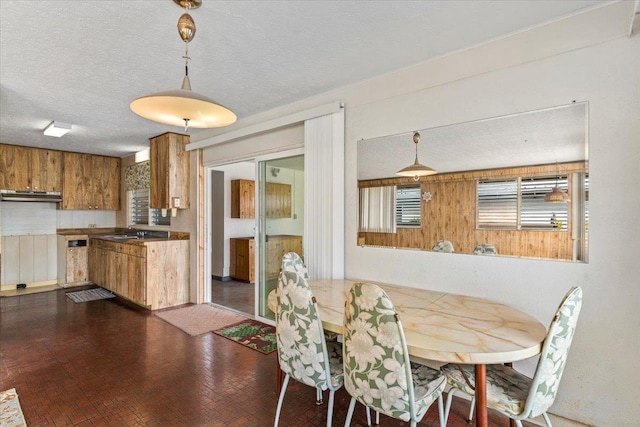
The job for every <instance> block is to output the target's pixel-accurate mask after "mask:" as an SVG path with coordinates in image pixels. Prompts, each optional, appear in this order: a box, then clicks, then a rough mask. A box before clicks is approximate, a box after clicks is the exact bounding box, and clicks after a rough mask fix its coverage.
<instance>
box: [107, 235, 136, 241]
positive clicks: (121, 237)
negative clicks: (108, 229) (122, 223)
mask: <svg viewBox="0 0 640 427" xmlns="http://www.w3.org/2000/svg"><path fill="white" fill-rule="evenodd" d="M101 237H104V238H107V239H115V240H130V239H139V238H140V237H138V236H128V235H126V234H112V235H109V234H108V235H106V236H101Z"/></svg>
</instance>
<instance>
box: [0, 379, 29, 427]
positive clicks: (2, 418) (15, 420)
mask: <svg viewBox="0 0 640 427" xmlns="http://www.w3.org/2000/svg"><path fill="white" fill-rule="evenodd" d="M0 425H1V426H3V427H5V426H6V427H26V425H27V423H26V421H25V420H24V415H23V414H22V408H20V402H19V401H18V393H16V389H15V388H11V389H9V390H5V391H0Z"/></svg>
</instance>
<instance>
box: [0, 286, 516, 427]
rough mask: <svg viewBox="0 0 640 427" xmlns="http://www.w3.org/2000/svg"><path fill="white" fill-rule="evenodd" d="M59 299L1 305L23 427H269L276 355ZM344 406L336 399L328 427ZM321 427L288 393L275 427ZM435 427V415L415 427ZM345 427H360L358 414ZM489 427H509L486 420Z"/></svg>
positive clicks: (132, 310) (301, 391)
mask: <svg viewBox="0 0 640 427" xmlns="http://www.w3.org/2000/svg"><path fill="white" fill-rule="evenodd" d="M73 290H78V289H73ZM67 291H70V290H69V289H65V290H58V291H52V292H46V293H39V294H32V295H22V296H15V297H8V298H0V390H5V389H8V388H13V387H15V388H16V390H17V391H18V394H19V397H20V403H21V406H22V409H23V412H24V414H25V418H26V421H27V424H28V425H29V426H30V427H35V426H225V427H235V426H238V427H240V426H242V427H244V426H269V425H273V417H274V415H275V408H276V403H277V395H276V390H275V378H276V367H275V362H276V353H275V352H274V353H272V354H270V355H263V354H261V353H259V352H257V351H254V350H251V349H249V348H246V347H244V346H242V345H240V344H237V343H234V342H232V341H230V340H227V339H225V338H222V337H220V336H217V335H215V334H213V333H207V334H203V335H200V336H196V337H192V336H189V335H187V334H185V333H184V332H182V331H181V330H179V329H177V328H175V327H173V326H171V325H170V324H168V323H166V322H164V321H162V320H161V319H159V318H158V317H156V316H154V315H153V314H151V313H150V312H148V311H146V310H143V309H140V308H137V307H135V306H133V305H130V304H128V303H126V302H124V301H123V300H121V299H120V298H112V299H108V300H100V301H91V302H86V303H80V304H76V303H74V302H72V301H71V300H70V299H69V298H67V297H66V296H65V292H67ZM325 398H326V396H325ZM348 401H349V396H348V395H347V394H346V392H344V390H340V391H339V392H338V393H337V395H336V408H335V413H334V421H335V422H334V425H336V426H338V425H342V424H343V423H344V419H345V415H346V409H347V406H348ZM466 411H467V405H466V403H464V402H462V401H459V400H458V399H456V400H455V401H454V409H453V411H452V416H451V418H450V422H449V426H459V427H461V426H466V425H467V424H465V423H464V420H463V414H464V413H465V412H466ZM325 424H326V405H324V406H316V405H315V391H314V390H313V389H312V388H310V387H307V386H304V385H301V384H297V383H292V385H290V387H289V390H288V392H287V396H286V398H285V401H284V406H283V412H282V417H281V422H280V425H281V426H301V427H302V426H304V427H307V426H323V425H325ZM437 424H438V423H437V408H436V407H435V405H434V406H433V407H432V408H430V409H429V412H428V413H427V416H426V417H425V419H424V420H423V421H422V422H421V423H420V425H421V426H436V425H437ZM352 425H353V426H363V425H365V411H364V409H363V408H362V407H360V408H358V409H357V410H356V414H355V417H354V422H353V423H352ZM381 425H382V426H405V425H408V424H404V423H401V422H399V421H396V420H393V419H390V418H387V417H381ZM490 425H491V426H493V427H497V426H500V427H507V426H508V425H509V423H508V420H507V419H506V418H505V417H502V416H500V415H499V414H496V413H493V412H491V411H490Z"/></svg>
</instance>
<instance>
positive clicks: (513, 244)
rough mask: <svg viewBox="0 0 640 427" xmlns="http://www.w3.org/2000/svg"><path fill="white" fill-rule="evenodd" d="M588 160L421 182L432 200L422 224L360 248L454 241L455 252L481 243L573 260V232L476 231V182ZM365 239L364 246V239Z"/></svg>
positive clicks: (558, 170) (570, 168)
mask: <svg viewBox="0 0 640 427" xmlns="http://www.w3.org/2000/svg"><path fill="white" fill-rule="evenodd" d="M586 169H587V164H586V163H584V162H577V163H566V164H562V165H555V164H554V165H543V166H529V167H523V168H508V169H492V170H485V171H471V172H460V173H447V174H437V175H432V176H428V177H422V178H421V179H420V181H419V182H420V186H421V192H422V193H424V192H425V191H429V192H430V193H431V195H432V199H431V201H429V202H424V201H423V202H422V226H421V227H420V228H398V229H397V232H396V233H395V234H394V233H363V232H360V233H358V238H359V244H364V245H372V246H391V247H398V248H416V249H426V250H431V248H432V247H433V245H434V244H435V243H436V242H437V241H438V240H449V241H450V242H451V243H452V244H453V247H454V248H455V252H457V253H466V254H472V253H473V250H474V248H475V247H476V246H477V245H479V244H483V243H484V244H492V245H494V246H495V247H496V248H497V250H498V253H499V254H500V255H511V256H522V257H535V258H549V259H563V260H571V259H572V254H573V243H572V240H571V228H568V229H567V230H565V231H554V230H545V231H541V230H479V229H476V182H477V181H478V180H480V179H500V178H514V177H518V176H532V177H533V176H552V175H555V174H567V173H572V172H585V171H586ZM413 183H415V181H414V180H413V179H412V178H391V179H381V180H368V181H360V182H359V183H358V186H359V187H360V188H363V187H375V186H382V185H402V184H413ZM363 238H364V243H362V239H363Z"/></svg>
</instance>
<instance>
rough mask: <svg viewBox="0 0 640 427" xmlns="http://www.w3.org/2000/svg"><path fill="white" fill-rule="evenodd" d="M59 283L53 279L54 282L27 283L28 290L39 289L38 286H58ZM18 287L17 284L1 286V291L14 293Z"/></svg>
mask: <svg viewBox="0 0 640 427" xmlns="http://www.w3.org/2000/svg"><path fill="white" fill-rule="evenodd" d="M57 284H58V281H57V280H55V279H53V280H43V281H41V282H30V283H27V284H26V285H27V288H37V287H38V286H51V285H57ZM16 285H17V283H12V284H9V285H2V286H0V291H12V290H15V289H16Z"/></svg>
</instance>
